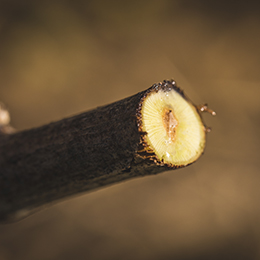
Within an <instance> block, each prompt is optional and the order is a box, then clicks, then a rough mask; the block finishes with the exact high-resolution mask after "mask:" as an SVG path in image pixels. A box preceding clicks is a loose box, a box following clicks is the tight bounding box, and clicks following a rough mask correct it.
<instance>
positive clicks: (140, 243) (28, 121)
mask: <svg viewBox="0 0 260 260" xmlns="http://www.w3.org/2000/svg"><path fill="white" fill-rule="evenodd" d="M259 68H260V4H259V2H257V1H255V2H253V1H251V2H250V1H244V2H241V1H206V0H198V1H192V0H190V1H188V0H183V1H181V0H179V1H178V0H176V1H169V0H168V1H167V0H161V1H156V0H151V1H135V0H134V1H94V0H93V1H86V0H85V1H83V0H75V1H57V0H55V1H33V0H23V1H18V0H17V1H15V0H10V1H3V0H2V1H1V3H0V100H1V101H3V102H4V103H5V104H6V105H7V106H8V107H9V110H10V112H11V115H12V125H13V126H14V127H16V128H17V129H19V130H22V129H26V128H31V127H35V126H40V125H42V124H46V123H49V122H50V121H54V120H58V119H61V118H63V117H66V116H69V115H72V114H76V113H79V112H81V111H86V110H89V109H91V108H95V107H96V106H100V105H104V104H107V103H110V102H113V101H116V100H119V99H122V98H124V97H127V96H130V95H133V94H135V93H137V92H139V91H142V90H144V89H146V88H148V87H150V86H151V85H152V84H153V83H155V82H159V81H162V80H163V79H170V78H174V79H175V80H176V81H177V83H178V85H179V86H181V87H182V88H183V89H184V90H185V92H186V93H187V95H188V96H189V97H190V98H191V99H192V100H193V101H194V102H195V103H197V104H199V103H204V102H208V103H209V105H210V107H211V108H213V109H215V110H216V112H217V117H216V118H212V117H211V116H209V115H205V117H204V118H205V121H206V122H207V124H208V125H209V126H212V127H213V131H212V132H211V133H210V134H209V135H208V142H207V148H206V152H205V154H204V155H203V156H202V157H201V158H200V159H199V160H198V162H196V163H195V164H193V165H191V166H189V167H187V168H185V169H181V170H176V171H170V172H165V173H163V174H159V175H157V176H152V177H145V178H137V179H134V180H130V181H127V182H123V183H120V184H117V185H114V186H110V187H106V188H104V189H101V190H98V191H95V192H91V193H88V194H85V195H82V196H80V197H77V198H73V199H70V200H68V201H65V202H62V203H60V204H57V205H55V206H52V207H50V208H48V209H46V210H44V211H41V212H38V213H36V214H35V215H33V216H31V217H29V218H27V219H25V220H23V221H20V222H18V223H15V224H11V225H2V226H0V260H9V259H10V260H13V259H19V260H24V259H26V260H28V259H29V260H31V259H39V260H41V259H44V260H45V259H62V260H69V259H152V260H153V259H178V260H188V259H260V202H259V201H260V189H259V186H260V185H259V184H260V174H259V166H260V165H259V159H260V158H259V152H260V149H259V146H260V138H259V134H260V120H259V119H260V87H259V85H260V73H259Z"/></svg>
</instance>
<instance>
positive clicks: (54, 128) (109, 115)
mask: <svg viewBox="0 0 260 260" xmlns="http://www.w3.org/2000/svg"><path fill="white" fill-rule="evenodd" d="M2 107H3V106H2ZM0 110H1V107H0ZM2 112H4V110H3V109H2ZM5 112H6V111H5ZM202 112H209V113H211V114H212V115H215V112H214V111H213V110H210V109H209V108H208V107H207V105H201V106H195V105H194V104H193V103H192V102H191V101H190V100H189V99H188V98H187V97H186V95H184V93H183V91H182V90H180V88H178V87H177V86H176V84H175V81H173V80H171V81H163V82H160V83H158V84H154V85H153V86H152V87H150V88H149V89H148V90H145V91H142V92H139V93H137V94H136V95H134V96H131V97H128V98H125V99H123V100H120V101H117V102H115V103H112V104H110V105H106V106H103V107H98V108H96V109H94V110H91V111H88V112H85V113H82V114H79V115H76V116H73V117H69V118H65V119H63V120H60V121H57V122H53V123H50V124H48V125H44V126H42V127H38V128H33V129H29V130H26V131H20V132H14V131H13V128H11V127H10V126H9V119H8V120H6V118H7V117H6V116H7V115H6V114H2V116H3V117H2V118H3V120H2V122H4V121H5V120H6V121H5V122H6V125H4V123H2V124H1V122H0V130H1V129H2V130H1V131H0V221H14V220H19V219H21V218H23V217H25V216H27V215H29V214H31V213H32V212H33V211H35V210H36V209H38V208H40V207H42V206H44V205H48V204H50V203H53V202H56V201H59V200H61V199H64V198H66V197H70V196H73V195H76V194H78V193H82V192H85V191H88V190H93V189H96V188H99V187H102V186H105V185H108V184H112V183H116V182H119V181H122V180H126V179H129V178H133V177H138V176H145V175H151V174H157V173H159V172H162V171H166V170H171V169H176V168H180V167H185V166H187V165H189V164H191V163H193V162H195V161H196V160H197V159H198V158H199V157H200V156H201V154H202V153H203V151H204V149H205V143H206V133H207V132H208V129H209V128H208V127H206V126H205V124H204V123H203V121H202V118H201V113H202ZM0 113H1V111H0ZM0 119H1V115H0ZM8 129H9V130H10V129H11V130H12V131H9V130H8Z"/></svg>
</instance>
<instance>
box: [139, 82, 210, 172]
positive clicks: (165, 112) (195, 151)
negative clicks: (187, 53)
mask: <svg viewBox="0 0 260 260" xmlns="http://www.w3.org/2000/svg"><path fill="white" fill-rule="evenodd" d="M138 119H139V131H140V132H141V133H143V134H142V145H143V147H144V149H143V151H142V152H144V151H145V152H146V153H143V154H145V155H143V156H144V157H147V158H149V159H152V160H154V161H155V162H156V163H157V164H159V165H167V166H169V167H172V168H179V167H184V166H186V165H188V164H191V163H193V162H195V161H196V160H197V159H198V158H199V157H200V156H201V154H202V153H203V151H204V148H205V143H206V132H207V128H206V127H205V125H204V123H203V121H202V118H201V114H200V111H199V110H198V109H197V106H195V105H194V104H193V103H192V102H191V101H190V100H189V99H188V98H187V97H186V96H185V95H184V93H183V91H181V90H180V89H179V88H178V87H177V86H176V85H175V82H174V81H164V82H162V83H159V84H155V85H153V86H152V87H151V88H150V89H149V90H148V91H147V92H146V94H145V95H144V97H143V99H142V100H141V103H140V107H139V110H138Z"/></svg>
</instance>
